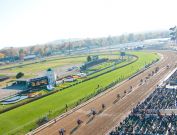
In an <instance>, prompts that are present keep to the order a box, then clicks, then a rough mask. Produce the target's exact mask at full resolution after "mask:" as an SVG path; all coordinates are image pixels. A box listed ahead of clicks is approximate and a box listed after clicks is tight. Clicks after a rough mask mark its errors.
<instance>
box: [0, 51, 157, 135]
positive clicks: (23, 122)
mask: <svg viewBox="0 0 177 135" xmlns="http://www.w3.org/2000/svg"><path fill="white" fill-rule="evenodd" d="M132 53H133V54H135V55H137V56H139V59H138V60H137V61H136V62H134V63H132V64H130V65H128V66H126V67H123V68H120V69H117V70H114V71H112V72H109V73H107V74H104V75H102V76H99V77H97V78H94V79H91V80H89V81H86V82H83V83H81V84H78V85H75V86H73V87H70V88H68V89H65V90H63V91H60V92H58V93H55V94H53V95H50V96H47V97H45V98H42V99H39V100H37V101H35V102H32V103H29V104H26V105H24V106H21V107H19V108H16V109H14V110H11V111H8V112H6V113H3V114H0V134H5V133H10V134H12V133H16V134H24V133H26V132H28V131H29V130H30V129H31V128H34V127H35V126H36V125H35V121H36V120H38V119H39V118H41V117H42V116H45V115H47V114H48V112H49V110H51V111H52V113H51V116H50V117H54V116H56V115H58V114H61V113H62V112H63V110H64V107H65V104H68V106H71V105H73V104H74V103H76V102H77V101H78V100H80V99H81V98H83V97H85V96H88V95H90V94H92V93H94V92H95V91H96V90H97V89H96V88H97V86H98V84H99V85H100V86H102V87H105V86H107V85H109V84H110V83H112V82H113V81H115V80H117V79H119V78H120V77H123V78H124V79H126V78H128V77H130V76H131V75H132V74H134V73H135V72H137V71H138V70H140V69H141V68H143V67H144V66H145V63H146V64H148V63H151V62H152V61H153V60H156V59H157V58H159V56H157V55H156V54H154V53H147V52H132Z"/></svg>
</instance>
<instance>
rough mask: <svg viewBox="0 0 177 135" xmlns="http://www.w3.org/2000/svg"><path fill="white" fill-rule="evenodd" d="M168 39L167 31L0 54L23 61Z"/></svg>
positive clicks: (6, 49)
mask: <svg viewBox="0 0 177 135" xmlns="http://www.w3.org/2000/svg"><path fill="white" fill-rule="evenodd" d="M167 37H169V31H161V32H147V33H140V34H133V33H130V34H124V35H120V36H109V37H103V38H95V39H94V38H92V39H83V40H74V41H66V42H61V43H55V42H52V43H48V44H42V45H33V46H29V47H21V48H15V47H10V48H4V49H2V50H0V53H1V54H3V55H5V56H6V57H14V56H18V57H19V59H23V57H24V56H26V55H30V54H35V55H38V56H50V55H53V54H55V53H56V52H61V53H65V52H67V51H70V50H72V51H74V50H77V49H87V50H88V49H90V48H95V47H104V46H109V45H117V44H122V43H129V42H136V41H143V40H146V39H153V38H167Z"/></svg>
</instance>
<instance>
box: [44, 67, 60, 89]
mask: <svg viewBox="0 0 177 135" xmlns="http://www.w3.org/2000/svg"><path fill="white" fill-rule="evenodd" d="M46 76H47V78H48V83H49V85H51V86H55V85H56V80H57V75H56V74H55V71H54V70H52V69H51V68H49V69H48V70H47V72H46Z"/></svg>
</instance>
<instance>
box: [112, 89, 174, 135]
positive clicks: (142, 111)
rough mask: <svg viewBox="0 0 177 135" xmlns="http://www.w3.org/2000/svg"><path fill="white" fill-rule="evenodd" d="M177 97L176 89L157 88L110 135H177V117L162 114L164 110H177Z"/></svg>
mask: <svg viewBox="0 0 177 135" xmlns="http://www.w3.org/2000/svg"><path fill="white" fill-rule="evenodd" d="M176 96H177V90H176V89H167V88H156V90H155V91H154V92H153V93H152V94H150V96H149V97H148V98H146V99H145V101H143V102H142V103H139V104H138V105H137V106H136V107H135V108H133V110H132V112H131V113H130V114H129V116H128V117H126V119H124V120H123V122H121V123H120V124H119V126H118V127H116V128H115V130H113V131H111V132H110V133H109V134H110V135H125V134H137V135H140V134H159V135H162V134H177V115H176V114H174V113H172V114H171V115H166V114H165V115H161V113H160V110H163V109H176Z"/></svg>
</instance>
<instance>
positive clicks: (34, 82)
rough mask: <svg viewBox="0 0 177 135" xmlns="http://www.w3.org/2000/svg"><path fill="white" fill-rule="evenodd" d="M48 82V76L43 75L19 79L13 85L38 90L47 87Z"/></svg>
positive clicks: (23, 88) (18, 87) (22, 88)
mask: <svg viewBox="0 0 177 135" xmlns="http://www.w3.org/2000/svg"><path fill="white" fill-rule="evenodd" d="M48 84H49V82H48V77H47V76H42V77H36V78H31V79H18V80H17V81H16V82H15V83H13V84H12V86H11V87H12V88H13V87H14V88H17V89H21V90H38V89H42V88H46V86H47V85H48Z"/></svg>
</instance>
